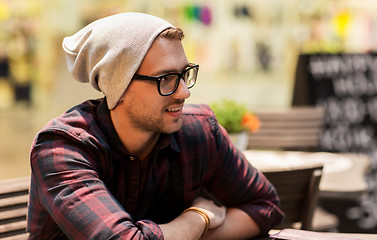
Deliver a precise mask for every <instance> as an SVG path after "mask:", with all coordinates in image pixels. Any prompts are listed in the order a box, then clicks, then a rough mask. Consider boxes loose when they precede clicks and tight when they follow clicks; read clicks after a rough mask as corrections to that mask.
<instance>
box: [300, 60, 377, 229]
mask: <svg viewBox="0 0 377 240" xmlns="http://www.w3.org/2000/svg"><path fill="white" fill-rule="evenodd" d="M293 105H315V106H321V107H323V108H324V109H325V112H326V113H325V124H324V129H323V132H322V134H321V136H320V149H321V150H322V151H329V152H356V153H364V154H368V155H369V156H370V157H371V160H372V166H371V167H372V169H371V172H370V173H368V175H367V181H368V183H369V188H370V190H369V192H368V194H367V196H366V197H365V198H363V199H362V201H361V203H360V206H356V207H353V208H352V207H350V208H349V209H348V212H349V213H348V214H349V215H350V216H349V217H351V218H354V220H355V224H356V225H357V226H358V227H360V228H361V229H360V232H367V231H366V229H368V230H369V232H377V212H376V209H377V181H376V178H377V177H376V176H377V54H376V53H369V54H310V55H300V57H299V61H298V65H297V69H296V84H295V90H294V96H293ZM355 212H356V213H357V214H356V215H357V216H356V215H355V214H353V216H351V215H352V213H355ZM375 212H376V213H375ZM345 213H346V214H347V211H346V212H345ZM350 230H351V229H348V231H350Z"/></svg>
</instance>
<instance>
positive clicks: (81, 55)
mask: <svg viewBox="0 0 377 240" xmlns="http://www.w3.org/2000/svg"><path fill="white" fill-rule="evenodd" d="M173 27H174V26H172V25H171V24H170V23H168V22H166V21H165V20H163V19H161V18H158V17H155V16H151V15H148V14H144V13H133V12H129V13H120V14H116V15H113V16H109V17H105V18H102V19H99V20H97V21H94V22H93V23H91V24H89V25H88V26H86V27H84V28H83V29H81V30H80V31H78V32H77V33H76V34H74V35H73V36H70V37H66V38H64V40H63V49H64V51H65V53H66V58H67V65H68V70H69V71H70V72H71V74H72V75H73V77H74V78H75V79H76V80H78V81H80V82H90V83H91V85H92V86H93V87H94V88H95V89H97V90H98V91H101V92H102V93H103V94H104V95H105V96H106V99H107V105H108V108H109V109H113V108H115V106H116V104H117V103H118V101H119V99H120V97H121V96H122V95H123V93H124V91H125V90H126V89H127V87H128V84H129V83H130V81H131V78H132V77H133V75H134V74H135V72H136V71H137V69H138V68H139V66H140V64H141V62H142V61H143V59H144V57H145V55H146V54H147V52H148V50H149V48H150V47H151V45H152V43H153V41H154V40H155V38H156V37H157V36H158V35H159V34H160V33H161V32H162V31H164V30H165V29H167V28H173Z"/></svg>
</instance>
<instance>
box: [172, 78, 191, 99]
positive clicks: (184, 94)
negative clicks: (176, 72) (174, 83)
mask: <svg viewBox="0 0 377 240" xmlns="http://www.w3.org/2000/svg"><path fill="white" fill-rule="evenodd" d="M190 95H191V92H190V90H189V89H188V87H187V84H186V83H185V81H184V80H183V79H182V78H181V80H180V81H179V85H178V88H177V90H176V91H175V93H173V95H172V96H173V98H176V99H186V98H189V97H190Z"/></svg>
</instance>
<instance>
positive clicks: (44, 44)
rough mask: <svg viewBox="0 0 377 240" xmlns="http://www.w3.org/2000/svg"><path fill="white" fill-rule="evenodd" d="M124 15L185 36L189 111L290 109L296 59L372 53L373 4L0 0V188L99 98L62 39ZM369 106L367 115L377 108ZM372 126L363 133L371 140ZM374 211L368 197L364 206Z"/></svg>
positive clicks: (376, 220)
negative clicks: (66, 118) (191, 75)
mask: <svg viewBox="0 0 377 240" xmlns="http://www.w3.org/2000/svg"><path fill="white" fill-rule="evenodd" d="M124 11H139V12H146V13H150V14H153V15H157V16H159V17H162V18H164V19H166V20H168V21H170V22H171V23H173V24H174V25H175V26H178V27H181V28H182V29H183V30H184V31H185V35H186V36H185V39H184V40H183V44H184V47H185V50H186V54H187V56H188V58H189V59H190V61H192V62H194V63H197V64H199V65H200V73H199V77H198V82H197V85H196V86H195V88H193V89H192V91H191V93H192V95H191V98H190V99H188V101H187V102H189V103H207V104H211V103H212V102H214V101H218V100H220V99H224V98H227V99H232V100H235V101H237V102H242V103H244V104H246V105H247V107H248V109H250V110H251V111H255V112H258V111H261V110H267V109H287V108H290V107H292V104H293V102H294V95H295V94H298V93H297V91H299V90H300V89H297V88H296V86H297V73H298V71H307V68H308V67H307V66H305V67H303V68H302V69H297V68H298V66H301V65H299V64H298V63H299V56H308V55H314V56H316V55H315V54H319V55H318V56H329V55H333V56H338V57H339V56H343V55H340V54H357V55H356V56H358V57H360V56H361V58H362V61H361V62H362V63H364V65H365V64H367V63H366V62H368V61H369V60H370V61H369V62H372V63H371V64H369V65H368V66H372V65H373V64H374V62H373V61H374V56H375V55H373V52H374V51H376V50H377V14H376V12H377V2H376V1H375V0H358V1H356V0H316V1H311V0H264V1H257V0H233V1H224V0H201V1H200V0H80V1H76V0H54V1H49V0H0V134H1V135H0V136H1V138H0V179H6V178H13V177H21V176H27V175H29V174H30V169H29V150H30V145H31V143H32V141H33V138H34V136H35V134H36V133H37V132H38V130H39V129H40V128H42V127H43V126H44V125H45V124H46V123H47V121H48V120H50V119H51V118H53V117H55V116H58V115H59V114H61V113H62V112H63V111H65V110H67V109H69V108H70V107H72V106H74V105H76V104H78V103H81V102H82V101H84V100H86V99H88V98H98V97H101V96H102V95H101V94H100V93H99V92H96V90H94V89H93V88H92V87H91V86H90V85H89V84H83V83H78V82H76V81H75V80H74V79H73V78H72V77H71V76H70V74H69V73H68V70H67V67H66V62H65V56H64V54H63V51H62V48H61V43H62V39H63V38H64V37H65V36H69V35H72V34H74V33H75V32H76V31H78V30H79V29H80V28H82V27H83V26H85V25H86V24H88V23H90V22H91V21H93V20H95V19H98V18H101V17H105V16H108V15H110V14H115V13H119V12H124ZM326 54H329V55H326ZM352 56H353V55H352ZM363 56H367V57H366V58H363ZM339 58H340V57H339ZM321 59H322V58H321ZM347 59H348V58H347ZM345 62H346V61H343V62H342V63H345ZM355 62H356V61H354V65H355ZM364 65H363V66H364ZM303 66H304V65H303ZM313 66H317V68H314V69H317V70H318V69H319V67H318V66H319V65H318V64H317V65H315V63H314V64H313V65H312V68H313ZM321 66H322V68H326V64H324V65H321ZM321 66H320V67H321ZM342 66H346V65H344V64H343V65H342ZM373 66H374V65H373ZM376 66H377V65H376ZM368 69H369V70H368V73H370V72H373V68H372V67H371V68H368ZM375 69H377V68H375ZM318 71H321V70H318ZM323 71H324V72H326V70H323ZM323 71H322V73H323ZM312 75H314V77H315V71H314V70H313V69H312ZM317 75H318V74H317ZM373 76H374V75H373ZM340 83H342V82H340ZM353 83H354V82H353ZM357 84H358V83H356V85H357ZM342 86H343V85H342ZM345 86H348V85H347V83H345ZM368 86H369V85H367V87H366V88H367V89H369V90H370V89H371V88H369V87H368ZM373 86H374V87H375V88H377V87H376V86H375V85H373ZM301 90H302V92H301V95H302V94H304V95H305V93H306V92H305V91H304V90H303V88H302V89H301ZM309 90H310V89H309ZM319 91H321V89H319ZM323 91H325V89H323ZM344 91H345V90H344ZM370 91H372V90H370ZM376 92H377V91H376ZM308 94H309V93H308ZM368 94H369V95H368V96H371V95H372V94H374V92H373V93H368ZM307 98H308V97H306V99H307ZM304 99H305V96H304ZM373 100H374V98H373V99H371V100H370V101H368V104H369V105H368V106H369V108H368V109H369V110H370V112H369V113H370V115H371V116H372V115H373V111H372V110H373V109H377V102H376V101H374V102H373ZM306 103H310V104H313V101H307V102H306ZM314 104H318V102H317V103H314ZM356 110H357V107H356ZM340 112H341V111H340ZM375 112H377V110H376V111H375ZM376 118H377V117H376ZM373 127H374V125H372V127H369V128H366V129H364V130H365V132H366V133H368V134H369V135H368V134H367V135H368V136H371V135H373V134H374V129H373ZM360 131H362V130H360ZM368 144H369V143H368ZM375 145H376V144H375ZM373 146H374V145H373ZM373 149H377V147H376V148H373ZM330 150H331V149H330ZM338 150H339V149H338ZM364 152H367V153H368V154H371V156H372V168H373V167H375V166H376V165H377V164H375V163H374V162H376V160H373V159H374V157H373V156H374V155H377V151H374V150H370V148H369V145H368V148H367V149H366V150H365V151H364ZM374 179H375V178H374V177H373V176H372V181H369V184H372V185H373V184H375V183H374V182H373V180H374ZM374 187H375V186H372V189H374ZM372 192H375V190H372ZM376 202H377V200H376V196H375V195H373V194H372V195H370V196H369V198H368V200H366V201H364V203H365V204H367V205H369V206H371V203H372V204H374V203H376ZM372 206H374V207H369V208H368V210H365V211H364V212H363V211H362V212H360V214H359V215H360V216H359V220H360V219H361V220H360V221H355V225H357V226H358V227H359V228H360V229H361V230H360V231H369V232H377V230H376V229H377V212H376V211H377V206H375V205H372Z"/></svg>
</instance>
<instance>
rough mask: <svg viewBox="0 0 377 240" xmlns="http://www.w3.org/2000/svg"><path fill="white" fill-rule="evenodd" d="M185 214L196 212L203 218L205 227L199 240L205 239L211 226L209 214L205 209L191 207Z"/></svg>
mask: <svg viewBox="0 0 377 240" xmlns="http://www.w3.org/2000/svg"><path fill="white" fill-rule="evenodd" d="M185 212H195V213H196V214H199V215H200V216H202V217H203V219H204V221H205V227H204V230H203V232H202V234H201V235H200V238H199V239H202V238H203V237H204V235H205V234H206V233H207V231H208V228H209V225H210V224H211V220H210V218H209V216H208V214H207V213H206V212H205V211H204V210H203V209H201V208H197V207H189V208H187V209H186V210H185V211H183V213H185Z"/></svg>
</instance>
